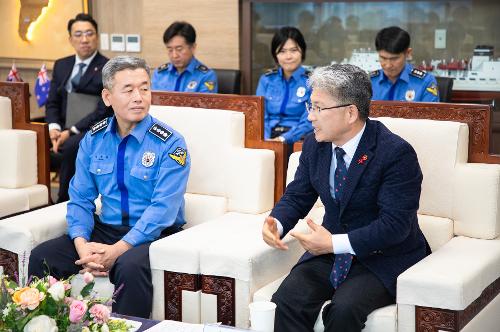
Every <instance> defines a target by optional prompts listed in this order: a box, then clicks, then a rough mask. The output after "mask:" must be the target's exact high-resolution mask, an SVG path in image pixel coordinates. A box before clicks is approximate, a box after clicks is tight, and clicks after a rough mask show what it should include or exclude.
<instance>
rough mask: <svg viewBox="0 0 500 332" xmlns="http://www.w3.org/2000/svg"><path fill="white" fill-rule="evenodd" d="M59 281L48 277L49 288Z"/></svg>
mask: <svg viewBox="0 0 500 332" xmlns="http://www.w3.org/2000/svg"><path fill="white" fill-rule="evenodd" d="M58 281H59V280H57V279H56V278H54V277H53V276H49V286H52V285H53V284H55V283H56V282H58Z"/></svg>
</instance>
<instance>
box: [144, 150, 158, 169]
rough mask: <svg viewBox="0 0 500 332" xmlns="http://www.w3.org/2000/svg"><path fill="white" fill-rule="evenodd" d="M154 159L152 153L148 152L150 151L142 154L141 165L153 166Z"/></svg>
mask: <svg viewBox="0 0 500 332" xmlns="http://www.w3.org/2000/svg"><path fill="white" fill-rule="evenodd" d="M155 157H156V155H155V153H154V152H150V151H146V152H144V154H143V155H142V165H143V166H144V167H151V166H153V164H154V162H155Z"/></svg>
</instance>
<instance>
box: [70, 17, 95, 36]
mask: <svg viewBox="0 0 500 332" xmlns="http://www.w3.org/2000/svg"><path fill="white" fill-rule="evenodd" d="M75 22H89V23H90V24H92V26H93V27H94V29H95V32H96V33H97V22H96V21H95V20H94V18H93V17H92V16H90V15H89V14H85V13H80V14H77V15H76V16H75V18H72V19H71V20H69V21H68V33H69V34H70V36H71V27H72V26H73V23H75Z"/></svg>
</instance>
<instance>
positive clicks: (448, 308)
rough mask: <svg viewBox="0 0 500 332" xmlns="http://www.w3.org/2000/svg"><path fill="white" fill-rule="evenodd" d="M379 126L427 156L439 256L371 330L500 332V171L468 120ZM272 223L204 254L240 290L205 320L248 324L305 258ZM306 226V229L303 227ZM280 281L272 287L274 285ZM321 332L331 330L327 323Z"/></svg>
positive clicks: (427, 209) (427, 206) (404, 281)
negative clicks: (475, 159)
mask: <svg viewBox="0 0 500 332" xmlns="http://www.w3.org/2000/svg"><path fill="white" fill-rule="evenodd" d="M377 120H380V121H382V122H383V123H384V124H385V125H386V126H388V127H389V128H390V129H391V130H392V131H393V132H395V133H396V134H398V135H400V136H402V137H403V138H405V139H406V140H407V141H409V142H410V143H411V144H412V145H413V147H414V148H415V150H416V151H417V155H418V158H419V162H420V165H421V168H422V172H423V175H424V180H423V185H422V195H421V201H420V209H419V211H418V218H419V224H420V226H421V228H422V230H423V232H424V234H425V236H426V238H427V240H428V241H429V243H430V246H431V248H432V250H433V253H432V254H431V255H430V256H428V257H427V258H425V259H424V260H422V261H421V262H419V263H418V264H416V265H415V266H413V267H411V268H410V269H408V270H407V271H405V272H404V273H403V274H401V275H400V277H399V278H398V282H397V305H393V306H388V307H385V308H380V309H378V310H376V311H374V312H373V313H372V314H371V315H370V316H369V317H368V321H367V323H366V327H365V329H364V331H370V332H373V331H384V332H390V331H399V332H403V331H404V332H406V331H437V330H438V329H443V330H447V331H448V330H449V331H459V330H461V329H462V328H463V331H494V330H495V329H498V326H500V319H499V318H498V315H497V314H496V313H498V312H499V311H500V296H498V291H499V289H500V281H499V280H500V279H499V277H500V238H499V235H500V221H499V207H500V193H499V190H500V184H499V182H500V165H497V164H471V163H467V153H468V128H467V125H465V124H461V123H457V122H446V121H434V120H414V119H397V118H378V119H377ZM299 155H300V152H297V153H294V154H293V155H292V156H291V158H290V163H289V166H288V182H289V181H290V180H291V179H292V178H293V175H294V173H295V170H296V167H297V165H298V157H299ZM323 214H324V208H323V207H322V204H321V202H320V201H318V202H317V204H316V205H315V207H314V208H313V209H312V210H311V212H310V214H309V215H310V217H311V218H312V219H313V220H314V221H315V222H317V223H321V222H322V216H323ZM230 222H232V221H228V222H227V224H229V223H230ZM262 222H263V218H262V219H261V223H260V225H257V226H253V227H251V228H247V229H244V230H241V231H239V232H237V233H234V234H232V236H231V237H229V238H225V237H223V238H221V239H220V240H219V241H213V242H214V243H211V244H210V245H208V246H207V247H206V248H204V249H203V250H202V251H201V256H200V264H201V265H200V273H201V274H202V275H203V276H205V277H206V278H207V277H208V278H209V279H210V280H211V282H212V283H214V280H215V283H217V281H218V282H219V283H222V282H225V283H226V284H227V285H229V286H228V287H232V289H229V290H224V291H221V292H220V294H221V296H222V297H224V296H225V297H226V298H227V297H228V298H229V299H226V300H225V301H226V303H230V304H231V306H232V307H231V308H230V309H227V308H224V307H221V303H216V301H215V300H214V299H208V300H206V301H202V307H201V309H202V313H201V315H202V317H208V320H207V321H208V322H210V321H214V320H218V321H222V322H223V323H227V322H228V321H231V322H235V325H236V326H238V327H247V326H248V324H249V321H248V304H249V302H250V301H251V299H253V300H254V301H258V300H270V298H271V296H272V294H273V293H274V292H275V291H276V289H277V288H278V286H279V284H280V283H281V281H282V280H283V278H284V277H285V275H286V273H288V271H289V270H290V269H291V267H292V266H293V265H294V264H295V262H296V261H297V259H296V258H298V257H299V256H300V255H301V254H302V252H303V250H302V249H301V248H300V247H298V246H297V243H296V241H295V240H291V239H287V241H288V245H289V246H290V249H289V250H288V251H287V252H281V251H280V252H278V251H277V250H274V249H271V248H267V247H266V245H265V244H264V243H263V241H262V240H261V235H260V231H261V225H262ZM223 227H225V226H222V228H223ZM296 227H299V228H302V229H303V230H304V231H306V229H305V227H304V225H303V223H299V224H298V225H297V226H296ZM213 231H214V232H215V230H213ZM273 275H279V277H277V278H275V279H276V280H274V282H272V283H270V284H267V285H265V284H264V280H265V279H269V278H270V277H272V276H273ZM202 286H203V285H202ZM225 294H226V295H225ZM227 294H232V296H228V295H227ZM207 296H208V294H207ZM202 298H203V297H202ZM482 306H484V308H483V307H482ZM481 309H482V310H481ZM231 310H232V311H231ZM475 310H477V311H478V312H479V314H477V312H475ZM228 311H229V312H230V313H229V314H228V313H227V312H228ZM476 314H477V315H476ZM319 317H321V315H320V316H319ZM416 324H417V325H416ZM416 326H417V327H416ZM431 328H434V329H431ZM315 330H316V331H322V330H323V326H322V322H321V320H320V319H318V322H317V324H316V327H315Z"/></svg>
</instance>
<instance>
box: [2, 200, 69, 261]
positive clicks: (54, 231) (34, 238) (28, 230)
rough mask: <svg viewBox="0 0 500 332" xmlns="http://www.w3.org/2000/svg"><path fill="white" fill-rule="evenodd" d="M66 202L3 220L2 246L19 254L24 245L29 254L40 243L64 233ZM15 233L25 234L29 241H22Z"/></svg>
mask: <svg viewBox="0 0 500 332" xmlns="http://www.w3.org/2000/svg"><path fill="white" fill-rule="evenodd" d="M66 204H67V203H66V202H64V203H59V204H55V205H51V206H48V207H45V208H43V209H38V210H34V211H31V212H28V213H23V214H20V215H17V216H14V217H10V218H6V219H4V220H2V221H1V222H0V247H1V248H2V249H7V250H10V251H13V252H17V253H19V254H22V251H19V250H21V247H22V248H23V250H27V251H28V252H27V253H28V254H29V252H30V251H31V249H32V248H34V247H35V246H37V245H38V244H40V243H42V242H44V241H47V240H50V239H53V238H56V237H58V236H61V235H63V234H64V233H65V231H66ZM13 234H24V235H25V236H27V239H29V243H28V242H22V241H20V240H19V239H18V238H16V237H14V235H13ZM28 244H29V246H28V247H25V245H28ZM16 248H17V250H16ZM11 249H14V250H11Z"/></svg>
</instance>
